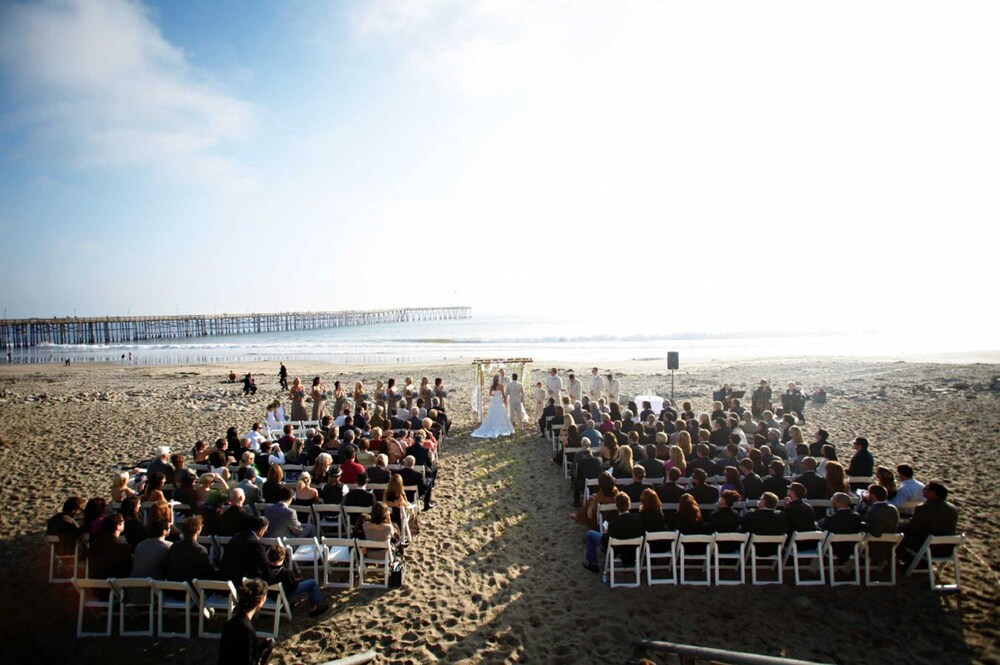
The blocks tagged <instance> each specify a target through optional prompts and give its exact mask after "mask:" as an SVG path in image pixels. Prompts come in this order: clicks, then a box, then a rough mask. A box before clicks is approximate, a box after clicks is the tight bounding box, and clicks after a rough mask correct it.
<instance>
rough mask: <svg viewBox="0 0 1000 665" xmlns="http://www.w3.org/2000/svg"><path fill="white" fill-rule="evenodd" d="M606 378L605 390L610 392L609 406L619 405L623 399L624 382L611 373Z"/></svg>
mask: <svg viewBox="0 0 1000 665" xmlns="http://www.w3.org/2000/svg"><path fill="white" fill-rule="evenodd" d="M604 378H605V382H604V389H605V390H607V391H608V404H611V403H614V404H618V402H619V400H620V399H621V397H622V382H621V381H619V380H618V379H616V378H615V377H614V375H613V374H611V373H610V372H609V373H608V374H607V375H606V376H605V377H604Z"/></svg>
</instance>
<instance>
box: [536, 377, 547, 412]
mask: <svg viewBox="0 0 1000 665" xmlns="http://www.w3.org/2000/svg"><path fill="white" fill-rule="evenodd" d="M534 395H535V417H536V418H541V417H542V409H544V408H545V388H544V387H543V386H542V382H541V381H539V382H538V383H536V384H535V393H534Z"/></svg>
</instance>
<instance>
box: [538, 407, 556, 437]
mask: <svg viewBox="0 0 1000 665" xmlns="http://www.w3.org/2000/svg"><path fill="white" fill-rule="evenodd" d="M555 415H556V401H555V400H554V399H552V398H551V397H550V398H549V401H548V404H546V405H545V408H544V409H542V416H541V417H540V418H539V419H538V431H539V436H541V437H542V438H543V439H544V438H545V435H546V434H547V433H548V425H547V423H548V419H549V418H552V417H554V416H555Z"/></svg>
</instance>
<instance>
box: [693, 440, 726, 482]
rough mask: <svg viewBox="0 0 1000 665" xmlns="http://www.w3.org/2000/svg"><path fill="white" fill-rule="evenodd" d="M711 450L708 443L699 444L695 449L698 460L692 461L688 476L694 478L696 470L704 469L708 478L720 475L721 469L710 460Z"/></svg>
mask: <svg viewBox="0 0 1000 665" xmlns="http://www.w3.org/2000/svg"><path fill="white" fill-rule="evenodd" d="M710 450H711V449H710V448H709V447H708V444H707V443H699V444H698V445H697V446H695V447H694V452H695V454H696V455H697V458H696V459H694V460H693V461H691V462H690V463H689V464H688V467H687V475H688V476H691V477H693V476H694V472H695V469H702V470H703V471H704V472H705V475H706V476H717V475H719V467H718V466H717V465H716V464H715V462H713V461H712V460H711V459H709V452H710Z"/></svg>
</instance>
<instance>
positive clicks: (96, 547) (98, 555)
mask: <svg viewBox="0 0 1000 665" xmlns="http://www.w3.org/2000/svg"><path fill="white" fill-rule="evenodd" d="M124 525H125V520H124V519H123V518H122V516H121V515H108V516H107V517H105V518H104V521H103V522H101V532H100V533H99V534H97V535H96V536H94V537H93V538H91V539H90V551H89V552H87V556H88V557H89V559H88V561H89V562H90V571H89V572H90V577H91V578H93V579H95V580H103V579H107V578H109V577H128V576H129V574H130V573H131V572H132V548H131V547H129V546H128V542H126V541H125V539H124V538H122V531H123V529H124Z"/></svg>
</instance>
